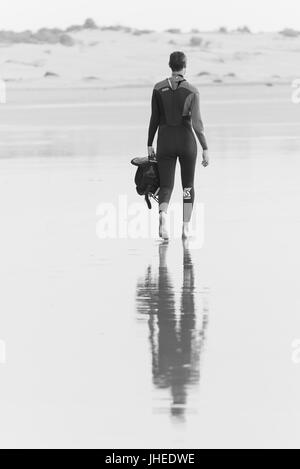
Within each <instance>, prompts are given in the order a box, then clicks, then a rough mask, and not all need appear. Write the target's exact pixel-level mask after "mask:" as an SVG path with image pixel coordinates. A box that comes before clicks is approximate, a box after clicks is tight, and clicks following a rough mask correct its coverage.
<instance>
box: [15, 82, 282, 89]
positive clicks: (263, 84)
mask: <svg viewBox="0 0 300 469" xmlns="http://www.w3.org/2000/svg"><path fill="white" fill-rule="evenodd" d="M193 84H194V85H195V86H197V87H199V88H204V87H205V88H222V87H224V88H229V87H234V88H235V87H249V86H251V87H255V86H261V87H266V88H272V87H278V86H290V85H291V82H290V81H288V80H287V81H280V82H269V83H268V82H263V81H257V82H251V81H249V82H237V83H197V82H195V81H193ZM153 85H154V83H153ZM151 88H152V85H145V84H142V85H140V84H127V85H113V86H101V85H99V86H96V85H90V86H89V85H86V84H85V85H80V84H78V85H71V86H70V85H62V84H59V85H57V86H54V85H52V86H51V85H40V84H39V85H38V86H33V85H32V86H29V85H28V84H25V83H23V84H16V83H12V82H7V89H8V90H9V89H14V90H22V91H26V90H28V91H32V90H65V89H70V90H99V91H112V90H128V89H151Z"/></svg>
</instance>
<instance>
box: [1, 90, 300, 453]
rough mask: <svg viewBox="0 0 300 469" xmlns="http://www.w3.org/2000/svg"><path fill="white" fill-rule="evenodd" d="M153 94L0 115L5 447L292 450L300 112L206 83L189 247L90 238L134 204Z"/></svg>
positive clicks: (55, 98)
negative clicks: (102, 214)
mask: <svg viewBox="0 0 300 469" xmlns="http://www.w3.org/2000/svg"><path fill="white" fill-rule="evenodd" d="M47 93H48V92H47ZM150 94H151V90H150V89H143V90H138V91H136V93H134V91H133V90H129V91H128V90H123V91H122V90H119V91H118V94H117V95H114V94H113V93H112V92H111V91H108V90H107V91H106V92H105V93H104V92H103V91H102V92H100V91H99V90H96V89H95V90H86V91H84V90H83V91H82V90H81V91H76V90H72V91H71V90H69V91H68V92H66V91H65V90H64V91H63V93H62V92H59V91H57V92H54V91H53V90H52V91H49V94H45V91H40V92H39V91H37V90H35V91H34V92H29V91H23V92H22V91H20V90H15V91H12V92H11V94H10V95H9V101H8V104H7V105H5V106H0V114H1V124H0V199H1V205H0V217H1V233H0V259H1V262H0V279H1V285H2V289H1V290H2V294H1V297H0V310H1V315H0V341H1V344H2V346H3V344H4V345H5V360H2V362H1V359H0V413H1V422H0V447H2V448H14V447H24V448H30V447H35V448H40V447H43V448H47V447H50V448H52V447H56V448H59V447H71V448H78V447H80V448H81V447H84V448H90V447H96V448H104V447H108V448H113V447H115V448H132V447H133V448H137V447H140V448H147V447H149V448H151V447H152V448H153V447H160V448H168V447H170V448H176V447H198V448H210V447H225V448H230V447H234V448H236V447H262V448H264V447H272V448H273V447H285V448H288V447H299V430H300V424H299V422H300V403H299V391H300V363H296V362H297V361H298V360H295V354H293V352H294V350H293V345H292V344H293V341H295V340H296V339H300V318H299V308H300V300H299V294H298V290H299V286H298V278H299V266H300V253H299V238H300V217H299V203H300V189H299V170H300V162H299V149H300V137H299V135H300V133H299V128H300V120H299V117H300V107H299V105H298V106H297V105H295V104H292V103H291V99H290V94H291V90H290V89H289V87H284V86H280V87H274V88H267V87H255V86H250V87H239V88H238V89H233V88H231V87H217V88H209V87H203V89H202V93H201V95H202V112H203V118H204V121H205V123H206V127H207V135H208V139H209V142H210V152H211V159H212V164H211V166H210V167H209V168H208V169H206V170H205V169H203V168H202V167H201V166H200V165H198V171H197V179H196V189H197V197H198V201H199V202H201V203H203V204H204V206H205V243H204V246H203V248H202V249H195V248H194V247H193V246H192V247H191V246H189V245H182V242H181V241H180V240H178V239H172V240H171V241H170V243H169V245H164V244H161V243H160V242H159V241H158V239H157V238H151V237H149V239H141V240H134V239H104V240H103V239H102V240H100V239H99V238H98V237H97V231H96V229H97V223H98V221H99V215H97V210H99V205H100V204H102V203H111V202H112V203H114V204H117V203H118V197H119V196H120V195H121V196H122V195H126V196H127V201H128V204H131V203H134V202H136V201H137V196H136V194H135V190H134V186H133V182H132V178H133V173H134V170H133V169H132V168H131V167H130V165H129V160H130V159H131V157H134V156H143V155H144V152H145V141H146V131H147V128H146V127H147V120H148V116H149V107H148V105H147V100H148V98H149V96H150ZM176 184H177V185H176V190H175V192H174V197H173V201H174V202H178V203H179V202H180V198H181V194H180V187H179V178H178V175H177V181H176ZM2 348H3V347H2ZM297 356H298V357H299V354H298V355H297ZM0 358H1V357H0ZM293 358H294V360H293Z"/></svg>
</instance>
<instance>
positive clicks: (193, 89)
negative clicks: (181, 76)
mask: <svg viewBox="0 0 300 469" xmlns="http://www.w3.org/2000/svg"><path fill="white" fill-rule="evenodd" d="M180 86H183V87H184V88H186V89H188V90H189V91H190V92H191V93H194V94H199V90H198V88H197V87H196V86H195V85H193V84H192V83H190V82H189V81H187V80H185V81H183V82H182V83H181V85H180Z"/></svg>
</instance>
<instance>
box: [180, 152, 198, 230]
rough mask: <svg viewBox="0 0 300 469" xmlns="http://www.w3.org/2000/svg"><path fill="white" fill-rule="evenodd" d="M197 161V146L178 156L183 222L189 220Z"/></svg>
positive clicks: (192, 204) (191, 210) (193, 197)
mask: <svg viewBox="0 0 300 469" xmlns="http://www.w3.org/2000/svg"><path fill="white" fill-rule="evenodd" d="M196 161H197V147H196V151H195V148H192V151H189V152H185V154H183V155H181V156H180V158H179V162H180V167H181V182H182V190H183V223H184V225H185V224H188V223H189V222H190V221H191V217H192V212H193V206H194V201H195V189H194V178H195V168H196Z"/></svg>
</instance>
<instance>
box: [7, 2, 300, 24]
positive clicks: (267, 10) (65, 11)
mask: <svg viewBox="0 0 300 469" xmlns="http://www.w3.org/2000/svg"><path fill="white" fill-rule="evenodd" d="M0 2H1V3H0V5H1V4H2V6H3V7H2V8H1V13H0V29H16V30H21V29H26V28H30V29H37V28H39V27H41V26H59V27H65V26H68V25H70V24H74V23H82V22H83V20H84V19H85V18H86V17H93V18H94V19H95V20H96V21H97V22H98V23H99V24H100V25H108V24H124V25H128V26H134V27H139V28H151V29H157V30H162V29H166V28H169V27H179V28H181V29H183V30H189V29H191V28H199V29H201V30H208V29H214V28H217V27H219V26H222V25H225V26H227V27H229V28H235V27H237V26H240V25H244V24H247V25H248V26H250V27H251V29H253V30H254V31H259V30H268V31H272V30H278V29H281V28H283V27H286V26H290V27H294V28H296V29H300V23H299V18H300V0H275V1H273V2H272V1H271V0H205V1H204V0H147V1H144V0H0Z"/></svg>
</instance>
